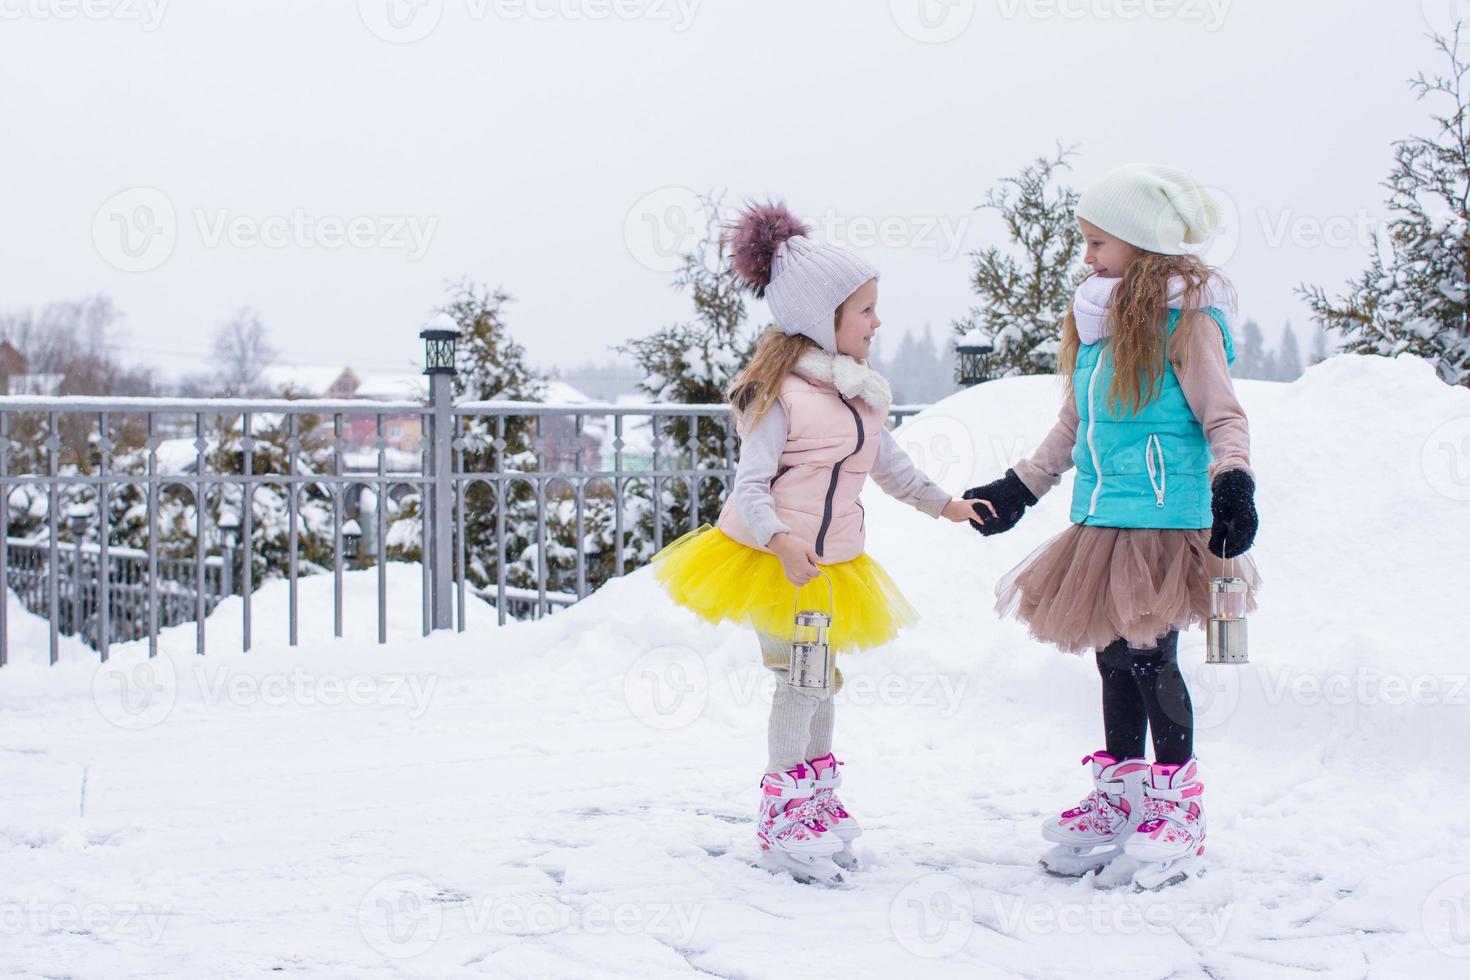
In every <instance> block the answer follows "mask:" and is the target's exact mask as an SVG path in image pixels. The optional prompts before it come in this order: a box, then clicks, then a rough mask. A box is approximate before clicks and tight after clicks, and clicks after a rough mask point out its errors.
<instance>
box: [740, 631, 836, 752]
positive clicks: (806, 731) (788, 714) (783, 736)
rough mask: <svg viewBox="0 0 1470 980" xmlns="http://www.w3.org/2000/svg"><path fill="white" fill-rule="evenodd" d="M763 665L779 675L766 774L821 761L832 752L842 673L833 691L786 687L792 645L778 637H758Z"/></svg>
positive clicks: (769, 732)
mask: <svg viewBox="0 0 1470 980" xmlns="http://www.w3.org/2000/svg"><path fill="white" fill-rule="evenodd" d="M757 636H758V637H759V639H760V646H761V663H763V664H764V665H765V666H766V667H767V668H768V669H770V670H771V671H772V672H773V673H774V674H775V675H776V693H775V695H774V696H773V697H772V698H771V721H770V725H769V726H768V728H767V731H766V745H767V751H768V752H769V758H768V759H767V760H766V772H785V771H786V770H788V769H795V768H796V767H797V766H798V765H800V764H801V763H803V762H805V761H807V760H808V759H819V758H821V757H822V756H824V755H826V754H827V753H829V752H831V751H832V723H833V709H834V708H835V707H836V706H835V705H834V704H833V703H832V695H833V694H835V693H836V692H837V691H839V690H841V688H842V671H840V670H837V671H835V674H836V678H835V680H834V681H833V684H832V687H831V689H829V690H826V691H806V690H801V689H798V688H794V687H792V686H790V685H789V684H787V683H786V679H787V675H788V668H789V667H790V666H791V648H790V644H789V642H788V641H787V640H786V639H785V638H783V637H779V636H770V635H768V634H765V633H760V634H757Z"/></svg>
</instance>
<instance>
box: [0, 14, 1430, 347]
mask: <svg viewBox="0 0 1470 980" xmlns="http://www.w3.org/2000/svg"><path fill="white" fill-rule="evenodd" d="M1454 8H1455V3H1454V0H1424V2H1423V3H1422V4H1421V3H1420V2H1418V0H1394V2H1392V3H1385V2H1383V0H1291V2H1280V0H1234V2H1231V0H892V2H889V0H800V2H792V0H418V2H417V3H414V2H412V0H360V2H359V0H250V2H248V3H247V2H228V0H172V2H168V0H0V17H3V23H0V81H3V94H0V104H3V107H4V116H3V123H4V134H5V137H6V149H7V152H6V154H5V169H4V176H5V179H4V184H3V190H0V200H3V208H0V214H3V219H4V223H3V229H0V276H3V279H0V294H3V295H0V308H3V309H6V310H16V309H23V308H27V307H35V306H39V305H41V304H44V303H46V302H49V301H54V300H63V299H71V298H78V297H81V296H84V295H87V294H91V293H95V292H103V293H106V294H109V295H110V296H112V297H113V299H114V300H115V301H116V303H117V304H118V305H119V306H120V307H121V308H122V309H123V310H124V311H125V312H126V314H127V343H126V351H127V354H128V356H129V357H130V358H131V359H133V360H137V361H145V362H149V363H153V364H156V365H158V366H160V367H162V368H165V369H166V370H168V371H170V372H174V373H177V372H180V371H183V370H187V369H192V368H198V367H202V365H203V362H204V358H205V354H206V352H207V350H208V347H209V338H210V335H211V333H212V331H213V329H214V327H215V326H216V325H217V324H218V323H219V322H220V321H221V320H223V319H225V318H226V317H228V316H229V315H230V314H231V312H232V311H234V310H235V309H237V308H238V307H241V306H244V305H248V306H251V307H253V308H255V309H256V310H258V311H259V312H260V313H261V315H262V317H263V319H264V320H265V322H266V323H267V325H268V326H269V328H270V330H271V333H272V336H273V338H274V340H275V342H276V344H277V346H278V347H279V348H280V349H281V352H282V359H283V360H285V361H290V362H295V363H302V364H322V365H332V366H335V365H339V364H345V365H352V366H354V367H357V368H358V369H359V370H391V369H394V368H398V367H402V366H405V365H406V366H409V367H411V366H412V365H414V364H416V363H418V359H419V357H420V354H419V342H418V340H417V338H416V335H417V331H418V329H419V328H420V326H421V325H422V323H423V321H424V319H425V317H426V316H427V314H428V312H429V311H430V310H431V308H432V307H434V306H435V305H436V304H437V303H439V302H441V301H442V298H443V296H444V283H445V281H446V280H450V279H459V278H461V277H466V276H468V277H470V278H473V279H475V280H477V281H480V282H483V283H487V284H490V285H495V286H502V287H504V288H505V289H506V290H507V291H508V292H510V293H511V294H512V295H513V296H514V297H515V298H516V303H515V305H514V306H513V307H512V308H511V311H510V323H511V325H512V329H513V332H514V334H515V335H516V337H517V338H518V339H519V340H521V341H522V342H523V343H524V344H525V345H526V347H527V348H528V350H529V351H530V353H531V355H532V357H533V358H534V359H535V360H536V361H538V362H540V363H542V364H544V365H551V364H560V365H573V364H576V363H580V362H582V361H584V360H587V359H599V360H600V359H604V358H606V357H609V356H611V355H610V354H609V353H608V347H609V346H610V345H612V344H615V343H617V342H619V341H622V340H624V339H627V338H629V337H632V336H638V335H641V334H645V333H648V332H649V331H651V330H652V329H654V328H656V327H658V326H660V325H661V324H664V323H668V322H671V321H673V320H677V319H679V318H682V317H684V316H685V315H686V314H687V310H688V300H687V298H685V297H683V296H681V295H680V294H678V293H675V292H674V291H673V290H672V289H671V288H670V280H671V276H670V275H669V271H668V269H669V265H670V261H671V259H670V256H672V255H673V254H675V253H676V252H677V249H678V247H679V246H680V245H685V244H687V243H688V241H689V240H690V237H689V236H690V234H691V228H692V227H693V223H694V222H696V221H697V220H698V216H697V215H690V214H689V213H688V211H689V207H690V204H689V202H691V201H692V200H693V195H694V193H695V192H700V191H705V190H709V189H719V190H725V191H727V192H728V194H729V196H730V199H731V201H732V202H733V201H734V200H736V199H739V198H742V197H747V196H766V195H773V196H778V197H784V198H786V199H787V200H788V201H789V203H790V204H791V206H792V207H793V208H794V209H795V210H796V211H797V212H798V213H800V214H802V215H804V216H805V217H807V218H808V219H810V220H811V221H812V222H813V223H814V224H815V225H816V227H817V229H818V231H819V232H820V233H824V234H829V235H831V236H832V237H835V238H837V239H838V240H839V241H842V242H844V243H846V244H849V245H852V246H854V247H857V248H858V249H859V250H860V251H862V252H863V253H864V254H865V255H866V256H867V257H868V258H869V259H870V260H871V261H873V262H874V263H875V264H876V265H877V266H878V267H879V268H880V269H881V270H882V273H883V280H882V289H881V303H880V313H881V315H882V317H883V320H884V325H885V331H886V332H887V333H888V336H887V337H886V338H885V339H886V340H887V342H888V343H889V344H890V345H891V344H892V343H893V342H894V341H896V340H897V339H898V334H899V333H900V332H903V331H908V330H922V329H923V326H924V324H925V323H926V322H930V323H932V324H933V325H934V326H935V328H936V330H940V329H947V325H948V324H949V322H950V320H951V319H952V318H954V317H955V316H957V315H959V314H961V313H962V312H963V311H964V310H966V309H967V308H968V307H969V305H970V303H971V301H972V296H971V294H970V290H969V284H968V273H969V266H970V262H969V259H968V256H967V252H968V251H969V250H970V249H972V248H975V247H979V246H982V245H985V244H988V243H989V242H990V241H992V240H993V239H994V238H995V236H996V235H997V229H996V227H995V225H994V223H993V222H992V221H988V220H986V218H985V217H984V215H983V214H979V213H977V212H976V211H975V210H974V205H976V204H977V203H978V202H979V201H980V200H981V199H982V198H983V196H984V193H985V190H986V188H987V187H989V186H991V185H992V184H994V183H995V182H996V181H997V180H998V179H999V178H1001V177H1003V176H1005V175H1008V174H1012V173H1014V172H1015V171H1017V170H1018V169H1019V168H1020V167H1021V166H1022V165H1023V164H1025V163H1026V162H1027V161H1028V160H1030V159H1032V158H1033V157H1035V156H1037V155H1038V154H1040V153H1043V152H1047V151H1048V150H1050V148H1052V147H1053V146H1054V145H1055V143H1056V142H1057V141H1059V140H1060V141H1062V142H1065V143H1069V144H1070V143H1077V144H1080V149H1081V155H1080V156H1079V158H1078V160H1077V163H1076V172H1075V174H1074V175H1073V176H1072V179H1073V181H1074V182H1075V183H1076V184H1077V185H1078V186H1079V187H1081V186H1085V185H1086V183H1087V182H1088V181H1089V180H1090V179H1092V178H1093V177H1095V176H1097V175H1098V174H1100V173H1102V172H1103V171H1105V170H1107V169H1109V168H1111V167H1112V166H1114V165H1117V164H1119V163H1124V162H1129V161H1135V160H1138V161H1150V162H1159V163H1169V164H1173V165H1176V166H1182V167H1185V168H1187V169H1189V170H1191V171H1193V172H1194V173H1195V174H1196V175H1197V176H1198V177H1199V179H1200V180H1201V181H1203V182H1204V183H1205V184H1207V185H1209V186H1211V187H1213V188H1216V189H1217V190H1218V192H1219V193H1220V195H1221V196H1222V198H1223V199H1224V200H1225V202H1226V206H1227V209H1228V210H1229V212H1230V215H1231V218H1232V220H1231V222H1230V224H1231V226H1232V227H1229V228H1227V230H1226V233H1225V234H1224V236H1223V237H1222V239H1221V241H1220V242H1219V245H1218V247H1217V250H1216V252H1215V253H1213V254H1212V256H1211V257H1212V258H1213V259H1215V260H1217V261H1220V262H1222V263H1223V266H1224V268H1225V270H1226V271H1227V273H1228V274H1229V275H1230V276H1231V277H1232V278H1233V279H1234V280H1235V283H1236V285H1237V287H1238V289H1239V291H1240V295H1241V306H1242V312H1243V313H1245V314H1247V315H1251V316H1254V317H1256V318H1258V319H1260V320H1261V321H1262V322H1263V324H1264V325H1265V326H1266V329H1267V334H1268V338H1272V339H1274V337H1275V335H1276V333H1277V332H1279V329H1280V324H1281V323H1282V322H1283V321H1285V320H1287V319H1291V320H1293V321H1295V322H1296V324H1297V326H1298V327H1299V328H1301V332H1302V333H1303V334H1304V335H1305V333H1306V330H1307V327H1308V318H1307V316H1306V311H1305V308H1304V307H1303V305H1302V304H1301V303H1300V301H1299V300H1298V299H1296V297H1295V296H1294V294H1293V287H1294V286H1295V285H1296V284H1297V283H1299V282H1301V281H1303V280H1306V281H1316V282H1321V283H1323V284H1325V285H1328V286H1330V287H1332V288H1334V289H1335V288H1337V287H1339V286H1340V285H1341V284H1342V283H1344V282H1345V281H1346V280H1347V279H1349V278H1350V277H1352V276H1353V275H1355V274H1356V273H1357V272H1358V271H1360V270H1361V268H1362V267H1363V264H1364V261H1365V257H1366V255H1367V251H1368V249H1367V245H1366V234H1367V231H1368V229H1369V228H1370V227H1371V223H1372V222H1373V221H1375V220H1377V219H1378V218H1379V217H1380V216H1381V213H1382V212H1381V203H1380V202H1381V198H1382V193H1381V188H1380V186H1379V183H1380V181H1381V180H1382V179H1383V178H1384V176H1385V175H1386V173H1387V170H1388V167H1389V163H1390V147H1389V144H1390V141H1391V140H1393V139H1395V138H1398V137H1401V136H1403V135H1406V134H1407V133H1409V132H1412V131H1425V130H1427V129H1428V125H1427V123H1426V107H1425V106H1424V105H1423V104H1420V103H1417V102H1416V101H1415V99H1414V97H1413V95H1412V93H1411V92H1410V91H1409V89H1408V87H1407V85H1406V84H1405V79H1406V78H1407V77H1408V76H1410V75H1412V74H1413V73H1414V72H1416V71H1418V70H1419V69H1421V68H1431V67H1433V68H1437V67H1438V64H1439V63H1438V60H1437V58H1436V56H1435V54H1434V53H1433V52H1432V51H1431V48H1430V45H1429V43H1428V42H1427V41H1426V40H1425V38H1424V36H1423V35H1424V33H1425V31H1426V30H1428V29H1429V27H1431V26H1438V25H1440V24H1441V23H1442V21H1443V19H1444V18H1447V17H1448V16H1450V11H1452V10H1453V9H1454ZM760 312H762V313H763V312H764V311H760ZM889 349H890V350H891V349H892V348H891V346H890V348H889Z"/></svg>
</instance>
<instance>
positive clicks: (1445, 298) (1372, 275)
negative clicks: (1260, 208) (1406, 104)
mask: <svg viewBox="0 0 1470 980" xmlns="http://www.w3.org/2000/svg"><path fill="white" fill-rule="evenodd" d="M1462 27H1463V25H1461V24H1457V25H1456V27H1455V30H1454V32H1453V34H1452V36H1450V37H1445V36H1442V35H1437V36H1435V37H1434V44H1435V47H1436V48H1437V49H1438V50H1439V52H1440V53H1441V54H1442V55H1443V56H1444V57H1445V59H1446V60H1447V61H1448V62H1449V71H1448V74H1445V75H1431V76H1426V75H1424V74H1423V73H1422V72H1421V73H1420V74H1419V75H1418V76H1416V77H1415V78H1414V79H1412V80H1411V82H1410V85H1411V86H1412V88H1413V90H1414V92H1415V94H1417V95H1418V97H1419V98H1420V99H1421V100H1422V99H1429V98H1435V99H1438V100H1440V101H1442V102H1445V103H1447V105H1446V107H1445V109H1444V111H1443V112H1442V113H1432V114H1431V116H1430V118H1431V119H1432V120H1433V122H1434V124H1435V129H1434V132H1433V135H1431V136H1410V137H1408V138H1407V139H1403V140H1400V141H1398V142H1397V143H1395V144H1394V165H1393V170H1392V172H1391V173H1390V174H1389V177H1388V180H1387V181H1385V184H1384V186H1385V187H1387V189H1388V191H1389V196H1388V201H1387V208H1388V213H1389V218H1388V222H1387V227H1386V229H1385V230H1384V231H1383V232H1381V233H1377V234H1375V236H1374V238H1375V244H1376V245H1377V248H1375V250H1374V253H1373V256H1372V258H1371V259H1370V261H1369V265H1368V270H1367V271H1366V272H1364V273H1363V274H1362V275H1361V276H1360V277H1359V278H1358V279H1357V280H1355V281H1353V282H1351V283H1349V285H1348V292H1347V294H1346V295H1345V296H1342V297H1340V298H1338V299H1330V298H1329V297H1328V296H1327V294H1326V292H1325V291H1324V290H1323V289H1322V287H1320V286H1314V285H1303V286H1301V287H1299V292H1300V293H1301V295H1302V296H1303V297H1304V298H1305V299H1306V300H1307V302H1308V304H1309V305H1310V306H1311V308H1312V314H1313V316H1314V317H1315V318H1316V319H1317V322H1318V323H1319V324H1321V325H1322V326H1323V327H1325V328H1327V329H1329V330H1332V331H1333V332H1334V333H1335V334H1336V335H1338V336H1340V337H1342V338H1343V341H1344V342H1343V344H1342V347H1343V349H1344V350H1347V351H1351V352H1353V353H1360V354H1384V355H1388V356H1393V355H1397V354H1402V353H1409V354H1417V355H1418V356H1420V357H1423V358H1425V359H1427V360H1429V361H1430V362H1432V363H1433V364H1434V365H1435V367H1436V369H1437V370H1438V371H1439V376H1440V377H1441V378H1443V379H1444V380H1445V381H1446V382H1448V383H1450V384H1457V385H1470V306H1467V303H1470V296H1467V291H1470V282H1467V277H1470V92H1467V91H1466V78H1467V75H1470V61H1466V60H1464V59H1462V57H1461V54H1460V34H1461V30H1462Z"/></svg>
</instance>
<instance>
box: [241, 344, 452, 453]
mask: <svg viewBox="0 0 1470 980" xmlns="http://www.w3.org/2000/svg"><path fill="white" fill-rule="evenodd" d="M265 380H266V383H267V384H269V385H270V386H271V387H272V388H275V389H277V390H278V391H281V392H289V393H290V394H291V395H293V396H295V397H299V398H329V399H333V400H363V401H411V402H423V401H424V394H425V390H426V385H425V383H424V377H423V375H421V374H410V373H407V372H404V373H402V374H394V373H385V372H364V373H361V374H360V373H358V372H357V371H354V370H353V369H352V368H350V367H345V368H322V367H311V366H303V365H275V366H272V367H269V368H267V369H266V371H265ZM342 422H343V429H344V431H343V435H344V436H345V437H346V439H347V442H348V444H349V445H350V446H351V447H352V456H353V468H354V469H356V468H357V467H358V465H360V464H362V463H365V462H367V461H368V458H370V457H375V446H376V443H377V438H378V428H377V427H378V419H377V417H376V416H374V415H361V414H356V413H354V414H352V415H346V416H343V420H342ZM423 437H424V426H423V416H421V415H400V414H394V415H385V416H383V441H384V443H385V444H386V446H387V449H388V450H389V452H390V454H392V456H393V457H394V459H392V460H390V462H389V469H402V468H403V466H402V465H395V463H404V462H406V461H407V460H406V456H407V455H408V454H413V453H417V452H419V451H420V449H421V447H422V445H423ZM372 465H373V466H374V467H375V466H376V463H373V464H372Z"/></svg>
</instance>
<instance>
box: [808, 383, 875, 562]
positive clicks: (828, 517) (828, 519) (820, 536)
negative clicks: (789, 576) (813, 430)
mask: <svg viewBox="0 0 1470 980" xmlns="http://www.w3.org/2000/svg"><path fill="white" fill-rule="evenodd" d="M837 397H838V398H839V399H841V401H842V404H844V405H846V406H847V410H848V411H849V412H851V413H852V420H853V421H854V422H856V423H857V447H856V448H854V449H853V451H852V452H850V453H848V454H847V455H846V456H844V457H842V459H840V460H838V461H837V463H836V464H835V465H833V467H832V482H831V483H829V484H827V502H826V504H824V505H823V507H822V529H821V530H820V531H818V532H817V544H816V549H817V557H818V558H822V557H825V555H824V553H823V550H822V549H823V548H824V546H825V545H826V543H827V529H828V528H829V527H831V526H832V499H833V498H834V497H836V496H837V478H838V477H839V476H841V475H842V464H843V463H845V462H847V461H848V460H849V459H852V458H853V457H854V456H856V455H857V454H858V453H860V452H862V451H863V438H864V436H863V417H862V416H861V415H859V414H858V410H857V409H855V408H853V407H852V402H850V401H848V400H847V399H846V398H843V397H842V396H841V395H838V396H837Z"/></svg>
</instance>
